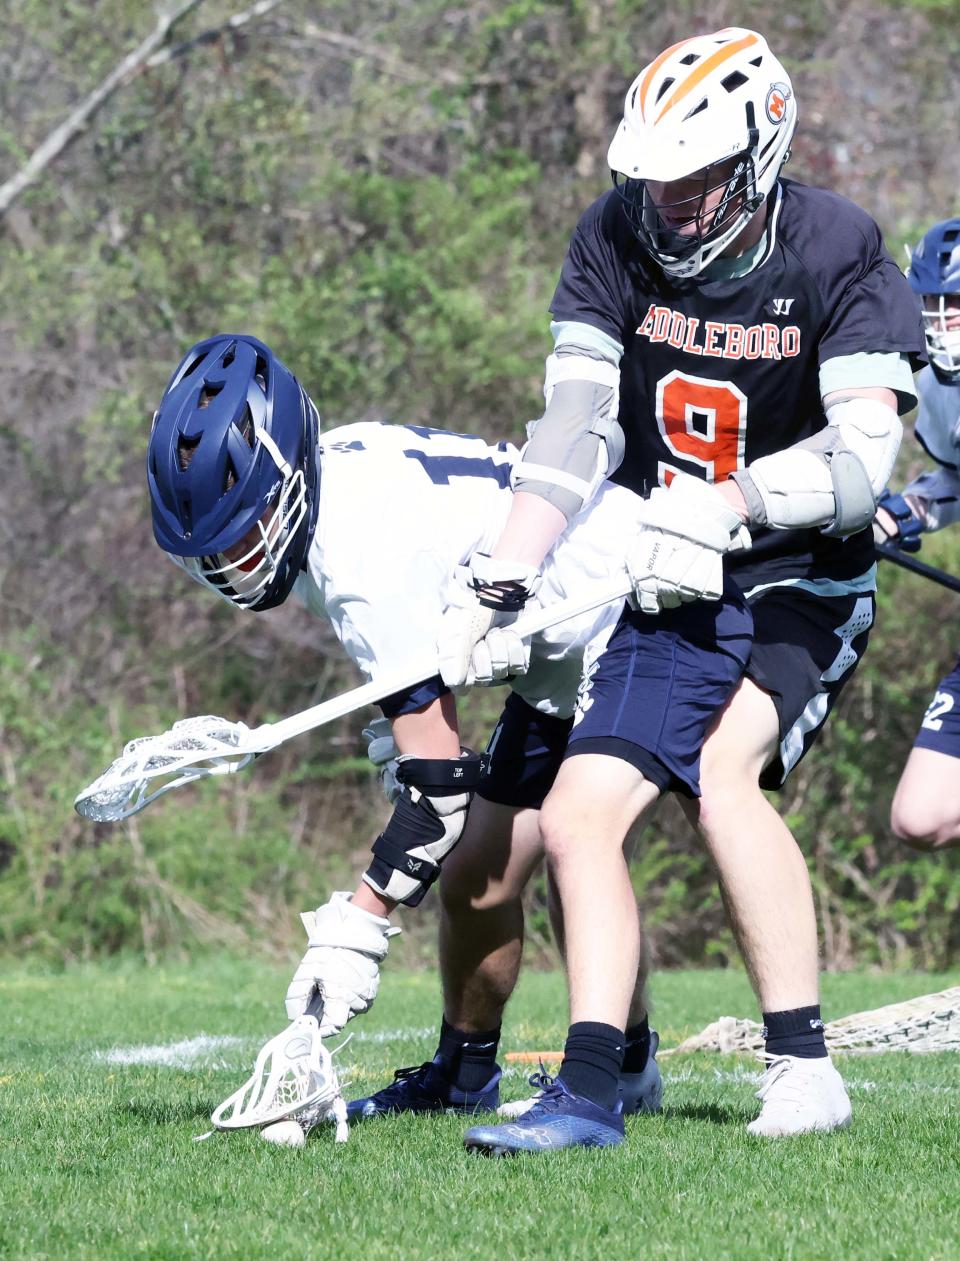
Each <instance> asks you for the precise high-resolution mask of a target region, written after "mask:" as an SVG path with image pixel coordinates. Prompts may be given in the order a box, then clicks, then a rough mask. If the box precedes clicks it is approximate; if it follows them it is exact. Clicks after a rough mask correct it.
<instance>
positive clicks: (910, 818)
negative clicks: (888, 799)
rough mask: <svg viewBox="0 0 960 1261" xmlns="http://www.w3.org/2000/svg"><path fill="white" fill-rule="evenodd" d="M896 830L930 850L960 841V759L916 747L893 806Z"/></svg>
mask: <svg viewBox="0 0 960 1261" xmlns="http://www.w3.org/2000/svg"><path fill="white" fill-rule="evenodd" d="M890 826H891V828H892V829H893V831H894V834H895V835H896V836H898V837H899V838H900V840H901V841H905V842H906V843H907V844H908V845H909V846H910V847H911V848H912V849H918V850H923V851H926V852H928V853H929V852H930V851H932V850H941V849H952V848H953V847H954V846H955V845H960V759H957V758H955V757H950V755H949V754H947V753H939V752H937V750H936V749H922V748H921V749H913V750H911V753H910V756H909V757H908V758H907V764H906V766H905V767H904V768H903V774H902V775H901V776H900V782H899V784H897V791H896V793H895V794H894V797H893V805H892V807H891V809H890Z"/></svg>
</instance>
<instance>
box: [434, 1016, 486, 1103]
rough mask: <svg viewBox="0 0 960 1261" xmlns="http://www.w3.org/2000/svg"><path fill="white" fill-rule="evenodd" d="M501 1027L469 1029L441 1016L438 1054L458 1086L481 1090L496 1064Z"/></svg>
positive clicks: (465, 1088)
mask: <svg viewBox="0 0 960 1261" xmlns="http://www.w3.org/2000/svg"><path fill="white" fill-rule="evenodd" d="M499 1042H500V1030H499V1028H497V1029H490V1030H488V1031H487V1032H486V1033H468V1032H466V1030H464V1029H457V1028H455V1027H454V1026H453V1025H451V1024H450V1023H449V1022H448V1021H447V1018H446V1017H444V1018H443V1020H442V1021H441V1024H440V1045H439V1046H438V1047H437V1055H438V1057H439V1058H440V1059H441V1060H442V1061H443V1064H444V1069H445V1072H446V1075H447V1076H448V1077H449V1078H450V1080H451V1081H452V1082H453V1084H454V1085H455V1086H456V1087H457V1088H458V1089H459V1090H482V1089H483V1087H484V1086H485V1085H486V1084H487V1082H488V1081H489V1080H490V1078H491V1077H492V1076H493V1074H494V1070H495V1069H496V1066H497V1046H498V1045H499Z"/></svg>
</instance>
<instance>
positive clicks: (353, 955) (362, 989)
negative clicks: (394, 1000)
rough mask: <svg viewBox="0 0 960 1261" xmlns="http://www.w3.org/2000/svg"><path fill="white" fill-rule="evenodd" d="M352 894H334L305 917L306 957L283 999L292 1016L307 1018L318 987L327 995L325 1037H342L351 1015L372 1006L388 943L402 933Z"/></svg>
mask: <svg viewBox="0 0 960 1261" xmlns="http://www.w3.org/2000/svg"><path fill="white" fill-rule="evenodd" d="M351 896H352V895H351V894H350V893H334V894H333V896H332V897H331V898H330V901H329V902H327V903H326V904H325V905H324V906H320V907H317V909H316V910H315V911H304V912H303V914H302V915H301V916H300V918H301V920H302V921H303V926H304V928H305V929H306V930H307V938H308V947H307V953H306V954H305V955H304V956H303V958H302V959H301V960H300V964H299V966H298V968H297V970H296V972H295V973H294V974H293V980H292V981H291V982H290V985H289V987H288V989H287V995H286V999H285V1000H284V1001H285V1003H286V1008H287V1016H288V1018H289V1019H290V1020H296V1018H297V1017H298V1016H302V1015H303V1013H304V1012H305V1011H306V1009H307V1005H308V1004H309V1002H310V999H311V998H312V996H313V992H314V990H315V989H317V988H319V990H320V992H321V994H322V995H323V1018H322V1019H321V1021H320V1036H321V1037H324V1038H326V1037H328V1036H329V1035H330V1034H334V1033H339V1032H340V1030H341V1029H342V1028H343V1026H344V1025H345V1024H346V1023H347V1021H348V1020H349V1019H350V1018H351V1017H352V1016H357V1015H359V1014H360V1012H363V1011H367V1010H369V1008H370V1007H371V1006H372V1005H373V1000H374V999H375V998H376V996H377V989H378V987H379V985H380V961H381V959H383V958H385V957H386V953H387V947H388V943H389V939H390V938H391V937H393V936H395V935H396V934H397V933H399V931H400V929H399V928H391V927H390V921H389V920H387V919H382V918H381V917H380V916H379V915H371V914H370V912H369V911H364V910H361V908H360V907H358V906H355V905H354V904H353V903H352V902H351V901H350V898H351Z"/></svg>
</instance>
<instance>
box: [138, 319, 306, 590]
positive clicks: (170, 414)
mask: <svg viewBox="0 0 960 1261" xmlns="http://www.w3.org/2000/svg"><path fill="white" fill-rule="evenodd" d="M318 430H319V417H318V415H317V409H316V408H315V407H314V405H313V402H312V401H311V399H310V397H309V395H308V394H307V392H306V390H304V388H303V387H302V386H301V384H300V382H299V381H298V380H297V379H296V377H295V376H294V375H293V373H292V372H290V370H289V369H288V368H286V367H285V366H284V364H282V363H281V362H280V360H279V359H278V358H277V357H276V355H274V353H273V352H272V351H271V350H270V349H269V347H267V346H265V345H264V344H263V342H261V341H258V340H257V339H256V338H255V337H247V336H243V335H235V334H220V335H218V336H216V337H210V338H207V340H206V341H202V342H198V343H197V345H196V346H194V347H193V348H192V349H191V350H189V351H188V352H187V354H186V355H184V357H183V359H182V361H181V363H180V366H179V367H178V368H177V370H176V372H174V374H173V376H172V377H171V378H170V382H169V384H168V385H167V388H166V390H165V391H164V395H163V398H162V399H161V400H160V407H159V409H158V411H157V413H156V415H155V416H154V420H153V429H152V430H151V433H150V444H149V448H148V451H147V483H148V485H149V488H150V502H151V507H152V510H153V533H154V537H155V538H156V540H157V542H158V543H159V544H160V546H161V547H162V548H163V550H164V551H165V552H166V553H167V554H168V555H169V556H170V558H171V559H172V560H174V561H175V562H176V563H177V564H178V565H181V566H182V567H183V568H184V569H185V570H186V571H187V573H189V574H190V576H191V577H192V578H194V579H196V581H197V582H200V583H202V584H203V585H204V586H205V587H208V588H210V590H212V591H214V592H215V593H216V594H217V595H220V596H222V597H223V598H224V599H226V600H229V601H230V602H231V603H232V604H235V605H237V606H238V607H239V608H242V609H255V610H257V611H258V612H259V611H261V610H263V609H269V608H273V607H274V606H275V605H278V604H280V603H282V602H283V601H284V600H285V599H286V597H287V596H288V595H289V594H290V591H291V590H292V588H293V584H294V583H295V582H296V579H297V575H298V574H299V572H300V570H301V568H302V566H303V563H304V560H305V558H306V555H307V549H308V548H309V546H310V540H311V539H312V537H313V532H314V529H315V528H316V523H317V510H318V507H319V493H318V492H319V482H320V472H319V460H318V453H317V435H318Z"/></svg>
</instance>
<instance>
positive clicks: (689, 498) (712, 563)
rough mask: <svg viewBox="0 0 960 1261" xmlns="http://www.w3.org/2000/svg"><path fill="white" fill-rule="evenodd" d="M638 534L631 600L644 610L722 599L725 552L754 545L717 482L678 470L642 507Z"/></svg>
mask: <svg viewBox="0 0 960 1261" xmlns="http://www.w3.org/2000/svg"><path fill="white" fill-rule="evenodd" d="M642 521H643V524H642V525H641V527H640V533H639V535H638V536H637V537H636V539H635V540H634V542H633V545H632V547H631V548H630V550H629V552H628V553H627V571H628V573H629V575H630V579H631V581H632V582H633V591H634V594H633V599H632V603H633V604H634V607H635V608H638V609H639V610H640V611H641V612H642V613H660V612H661V611H662V610H663V609H675V608H677V607H678V606H679V605H680V604H681V603H684V602H686V601H688V600H719V599H720V595H721V593H722V592H723V556H724V554H725V553H726V552H733V551H739V550H742V549H744V548H747V547H749V546H750V542H751V540H750V532H749V530H748V529H747V527H746V526H745V525H744V523H743V520H742V519H741V517H740V515H739V513H737V512H736V511H734V509H733V508H731V507H730V505H729V504H728V503H727V501H726V500H725V499H724V497H723V496H722V495H721V494H720V493H719V492H718V491H717V489H716V488H715V487H714V486H711V485H710V484H709V483H708V482H705V481H703V480H702V479H701V478H699V477H693V476H692V475H691V474H689V473H677V474H675V476H674V478H673V481H671V483H670V485H669V486H668V487H666V488H665V489H664V488H660V489H657V490H655V491H654V492H653V493H652V494H651V496H650V498H649V499H648V500H647V501H646V502H645V503H644V505H643V508H642Z"/></svg>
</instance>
